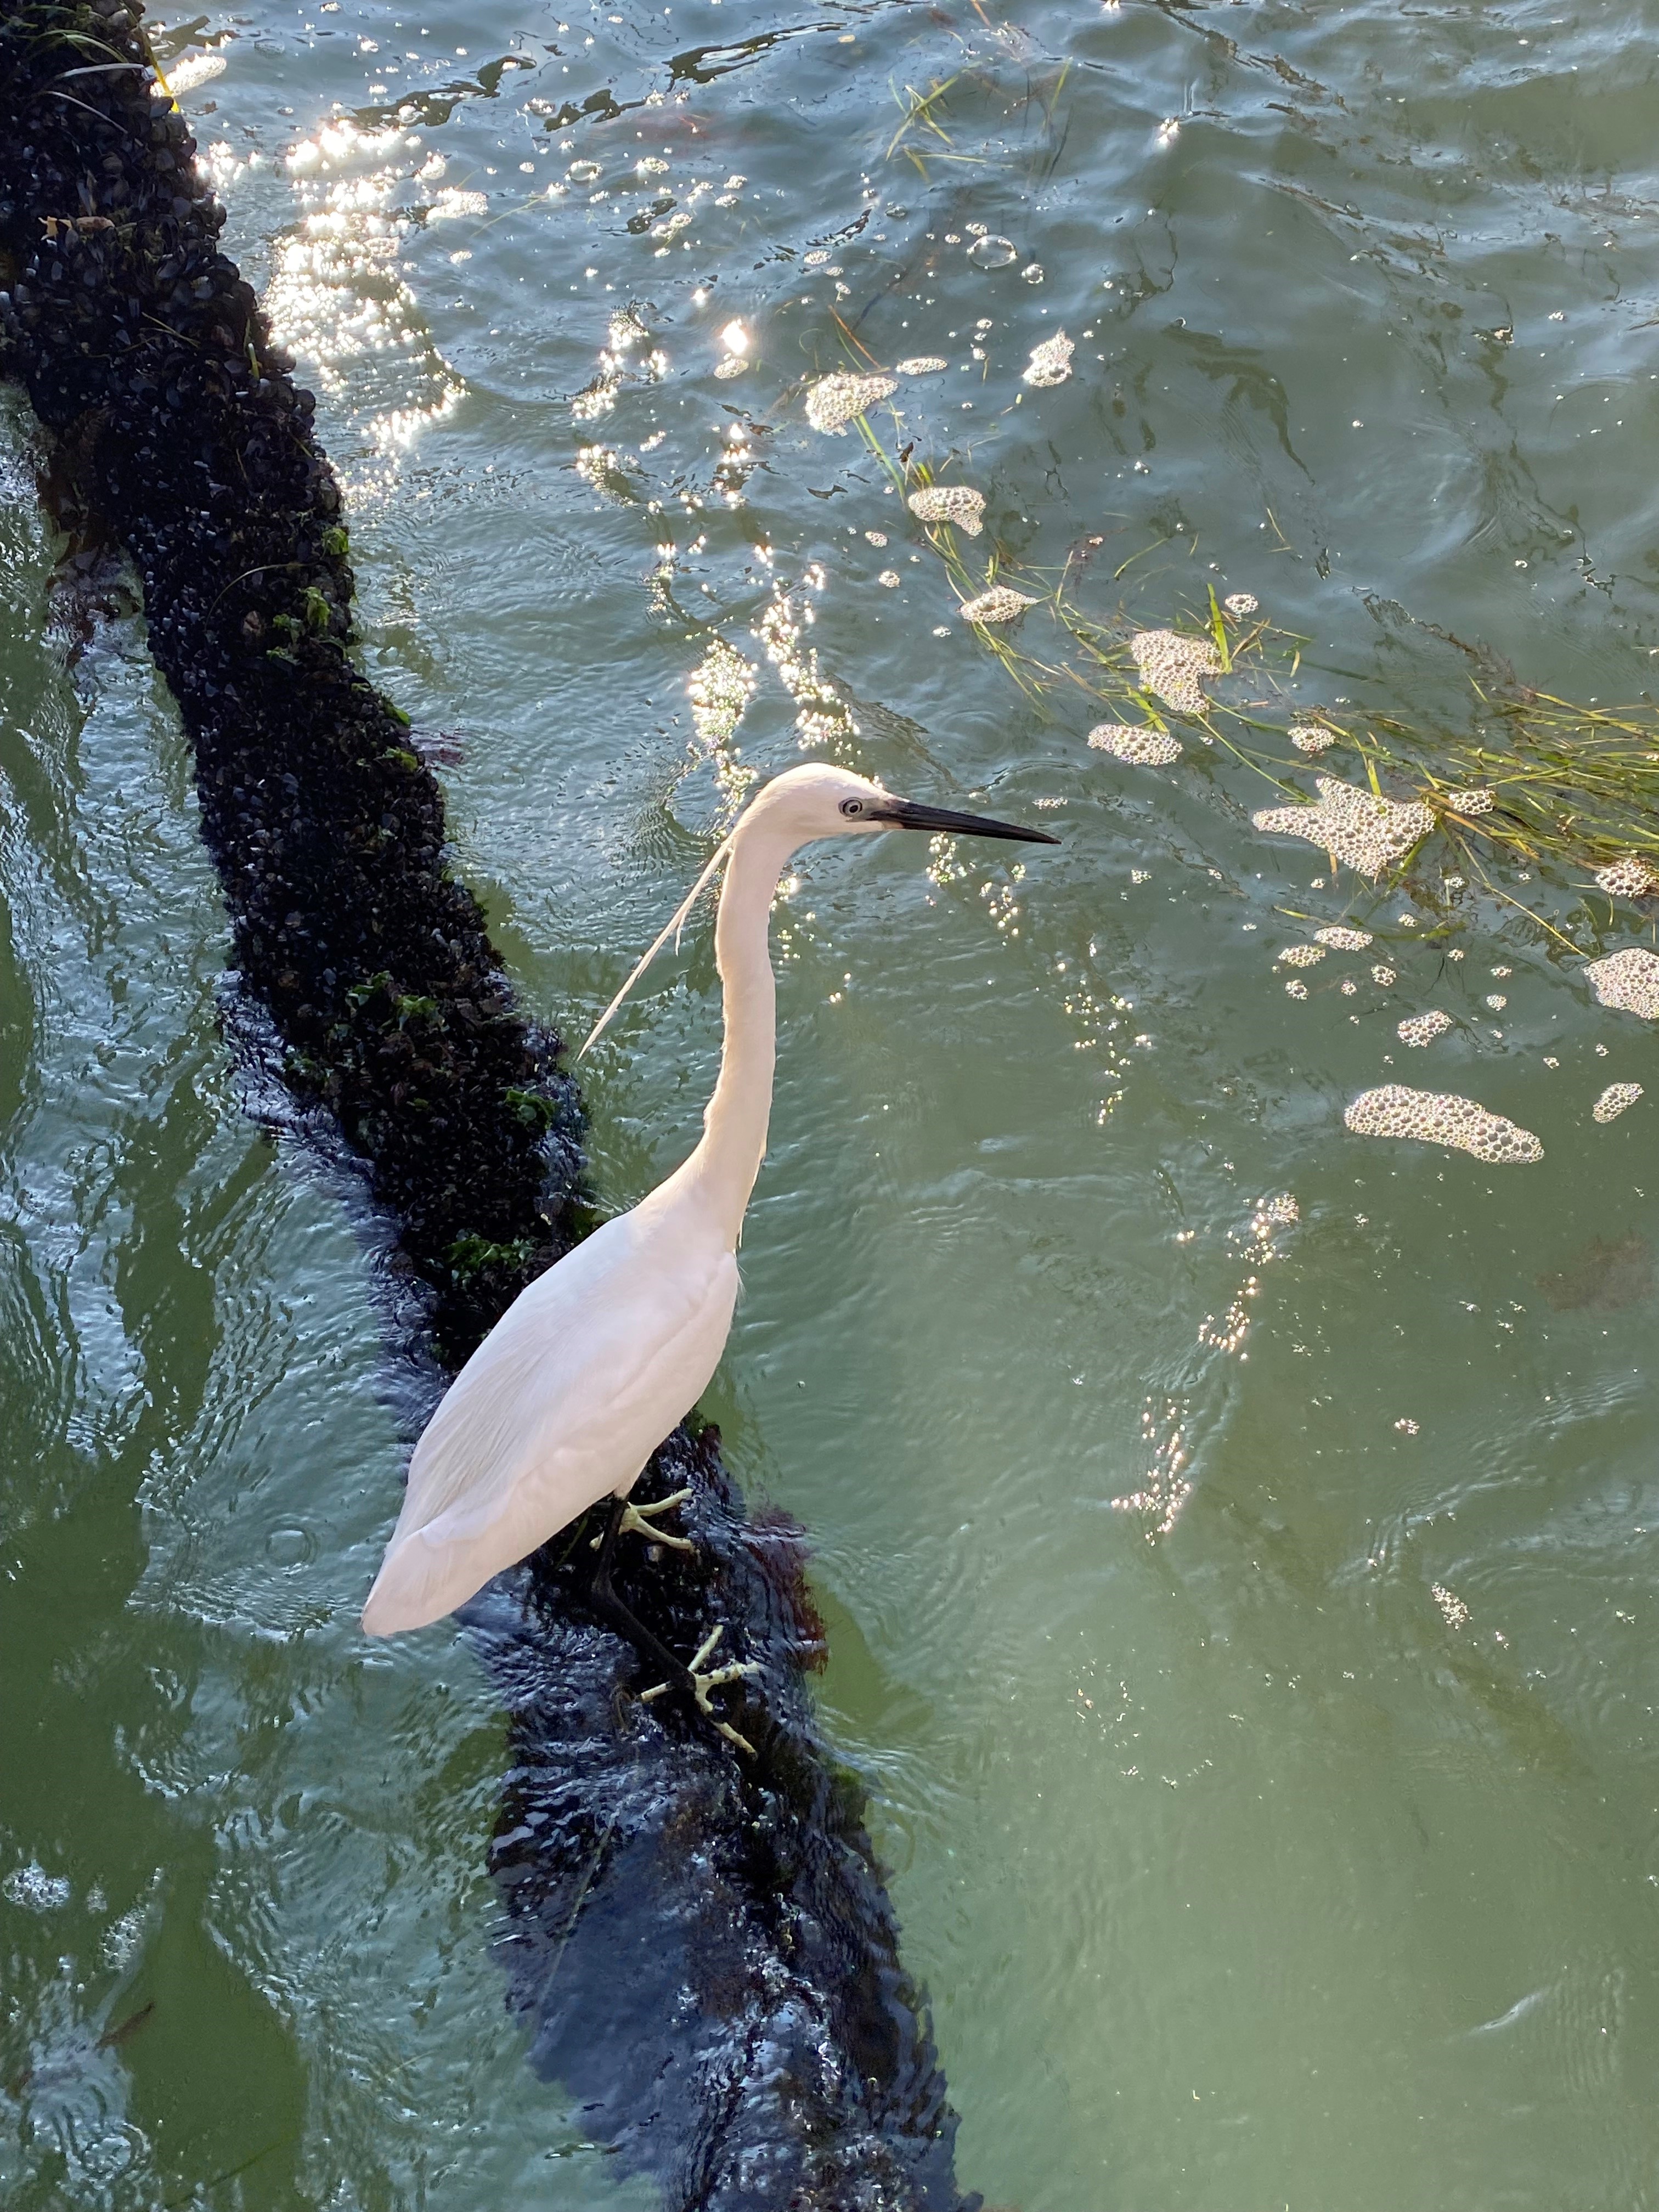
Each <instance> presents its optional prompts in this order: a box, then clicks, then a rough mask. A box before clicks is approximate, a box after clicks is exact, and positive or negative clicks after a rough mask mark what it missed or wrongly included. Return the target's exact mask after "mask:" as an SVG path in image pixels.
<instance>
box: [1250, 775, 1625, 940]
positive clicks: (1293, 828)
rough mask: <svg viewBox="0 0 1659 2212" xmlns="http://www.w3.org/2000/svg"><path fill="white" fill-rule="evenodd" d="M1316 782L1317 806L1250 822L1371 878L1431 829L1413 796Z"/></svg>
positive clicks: (1331, 779)
mask: <svg viewBox="0 0 1659 2212" xmlns="http://www.w3.org/2000/svg"><path fill="white" fill-rule="evenodd" d="M1317 781H1318V787H1319V799H1318V801H1317V803H1316V805H1312V806H1268V807H1265V808H1263V810H1262V811H1261V813H1259V814H1253V815H1252V816H1251V817H1250V822H1251V824H1252V826H1253V827H1254V828H1255V829H1261V830H1265V831H1266V832H1267V834H1268V835H1269V836H1276V837H1302V838H1305V840H1306V841H1307V842H1308V843H1309V844H1310V845H1317V846H1319V847H1320V848H1322V850H1324V851H1325V852H1328V853H1330V854H1334V856H1335V858H1336V859H1337V860H1346V862H1347V864H1348V866H1350V867H1351V868H1353V869H1355V870H1357V871H1358V873H1359V874H1360V875H1362V876H1370V877H1373V878H1375V877H1377V876H1380V875H1381V874H1382V872H1383V870H1384V868H1387V867H1391V866H1393V864H1394V863H1395V861H1396V860H1401V859H1403V858H1404V857H1405V855H1406V854H1407V853H1409V852H1410V851H1411V849H1412V848H1413V846H1414V845H1419V844H1421V843H1422V842H1423V840H1424V838H1425V837H1426V836H1428V835H1429V832H1430V831H1431V829H1433V828H1434V817H1433V815H1432V814H1431V813H1430V811H1429V810H1428V808H1427V807H1426V806H1424V805H1420V804H1419V802H1418V801H1417V800H1416V799H1379V798H1376V797H1375V796H1374V795H1373V794H1372V793H1370V792H1369V791H1358V790H1356V789H1355V788H1354V787H1353V785H1352V784H1351V783H1344V782H1343V781H1342V780H1341V778H1340V776H1334V775H1322V776H1320V777H1319V778H1318V779H1317ZM1656 965H1659V963H1656Z"/></svg>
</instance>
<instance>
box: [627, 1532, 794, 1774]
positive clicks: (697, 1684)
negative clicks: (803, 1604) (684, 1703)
mask: <svg viewBox="0 0 1659 2212" xmlns="http://www.w3.org/2000/svg"><path fill="white" fill-rule="evenodd" d="M687 1495H688V1496H689V1495H690V1493H689V1492H688V1493H687ZM663 1502H664V1503H665V1504H667V1503H669V1502H670V1501H669V1500H666V1499H665V1500H664V1501H663ZM626 1504H627V1501H626V1500H625V1499H624V1498H612V1499H611V1516H610V1518H609V1519H608V1520H607V1522H605V1534H604V1535H603V1536H602V1537H601V1538H600V1539H599V1558H598V1559H596V1560H595V1561H594V1563H593V1568H592V1573H591V1574H590V1575H589V1577H588V1578H587V1601H588V1603H589V1604H590V1605H591V1606H592V1608H593V1610H594V1612H595V1613H598V1614H599V1616H600V1618H601V1619H602V1620H606V1621H608V1622H609V1623H610V1625H611V1627H612V1628H614V1629H615V1630H616V1631H617V1634H618V1635H620V1636H624V1637H626V1638H627V1639H628V1641H629V1643H630V1644H632V1645H633V1646H634V1648H635V1650H636V1651H637V1652H638V1653H639V1654H640V1656H641V1658H644V1659H648V1660H649V1661H650V1662H651V1663H652V1665H653V1667H657V1668H660V1669H661V1670H662V1672H663V1674H664V1675H665V1680H663V1681H660V1682H659V1683H657V1684H656V1685H655V1686H653V1688H651V1689H649V1690H646V1691H644V1692H641V1698H640V1703H641V1705H649V1704H650V1703H651V1701H652V1700H653V1699H655V1698H660V1697H661V1696H662V1695H663V1694H664V1692H665V1691H668V1690H673V1689H680V1690H685V1691H688V1692H690V1697H691V1702H692V1703H693V1705H696V1709H697V1711H699V1712H700V1713H702V1715H703V1717H704V1718H705V1719H706V1720H709V1721H712V1722H713V1723H714V1732H715V1734H716V1735H722V1736H724V1737H725V1739H726V1741H727V1742H728V1743H730V1744H735V1745H736V1747H737V1748H738V1750H739V1751H744V1752H747V1753H748V1754H749V1756H750V1758H751V1759H752V1758H753V1757H754V1755H755V1747H754V1745H753V1744H752V1743H750V1741H748V1739H747V1737H745V1736H741V1735H738V1731H737V1730H736V1729H734V1728H732V1727H731V1726H730V1725H729V1724H728V1723H726V1722H725V1721H723V1720H721V1718H720V1716H719V1714H718V1713H716V1712H715V1711H714V1708H713V1706H712V1705H710V1704H709V1702H708V1692H710V1691H711V1690H718V1689H720V1687H722V1686H723V1685H724V1684H726V1683H727V1682H735V1681H737V1680H738V1678H739V1677H740V1676H743V1675H746V1674H759V1672H760V1666H759V1663H758V1662H757V1661H755V1660H747V1661H744V1662H743V1663H742V1664H741V1665H737V1666H730V1667H717V1668H715V1669H714V1673H713V1674H700V1673H699V1672H698V1671H697V1670H698V1668H701V1667H702V1663H703V1662H704V1661H705V1660H706V1659H707V1658H708V1656H709V1654H710V1653H711V1652H712V1651H713V1650H714V1646H715V1645H716V1644H718V1643H719V1641H720V1636H721V1633H722V1630H721V1629H720V1627H719V1626H717V1627H716V1628H715V1629H714V1632H713V1634H712V1635H710V1636H708V1637H706V1638H704V1640H703V1642H702V1644H700V1645H699V1646H698V1648H697V1650H696V1652H695V1653H694V1655H693V1656H692V1660H691V1664H690V1666H689V1667H688V1666H687V1665H686V1664H685V1663H684V1661H683V1660H680V1659H677V1658H676V1657H675V1656H674V1654H673V1653H672V1652H671V1650H669V1648H668V1646H667V1645H666V1644H665V1643H664V1642H663V1640H662V1638H660V1637H659V1636H657V1635H653V1632H652V1631H651V1630H650V1629H648V1628H647V1626H646V1625H645V1623H644V1622H643V1621H642V1620H640V1618H639V1617H638V1615H637V1614H636V1613H634V1612H633V1611H632V1610H631V1608H630V1607H628V1606H626V1605H624V1604H623V1601H622V1600H621V1599H620V1598H619V1597H618V1596H617V1593H616V1590H615V1589H613V1588H612V1586H611V1562H612V1561H613V1559H615V1557H616V1553H617V1538H618V1537H619V1536H620V1535H621V1534H622V1532H623V1528H624V1526H625V1525H626V1520H627V1515H626V1510H625V1509H626Z"/></svg>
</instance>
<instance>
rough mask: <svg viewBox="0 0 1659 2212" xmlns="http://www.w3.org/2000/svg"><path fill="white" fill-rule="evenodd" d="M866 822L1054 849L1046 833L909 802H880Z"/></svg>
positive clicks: (985, 816)
mask: <svg viewBox="0 0 1659 2212" xmlns="http://www.w3.org/2000/svg"><path fill="white" fill-rule="evenodd" d="M866 819H867V820H869V821H872V822H890V823H892V825H893V827H894V828H895V829H927V830H931V831H932V832H933V834H934V836H939V834H940V833H941V832H942V833H943V834H945V836H951V837H1006V838H1009V839H1010V840H1012V842H1014V843H1015V844H1019V845H1058V844H1059V842H1060V840H1059V838H1058V837H1051V836H1049V835H1048V831H1047V830H1046V829H1021V827H1020V825H1019V823H1018V822H995V821H993V819H992V818H991V817H990V816H989V815H988V814H956V813H953V812H952V811H951V809H950V808H949V807H948V806H918V805H916V804H915V801H914V800H913V799H883V800H882V802H881V804H880V805H879V806H872V808H871V809H870V811H869V814H868V816H867V817H866Z"/></svg>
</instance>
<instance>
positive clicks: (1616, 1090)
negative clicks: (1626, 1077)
mask: <svg viewBox="0 0 1659 2212" xmlns="http://www.w3.org/2000/svg"><path fill="white" fill-rule="evenodd" d="M1641 1096H1642V1086H1641V1085H1640V1084H1639V1083H1610V1084H1608V1085H1607V1089H1606V1090H1605V1091H1603V1092H1602V1093H1601V1097H1599V1098H1598V1099H1597V1100H1596V1102H1595V1105H1594V1106H1592V1107H1591V1108H1590V1118H1591V1120H1592V1121H1617V1120H1618V1119H1619V1116H1620V1115H1621V1114H1622V1113H1623V1112H1624V1110H1625V1109H1626V1106H1633V1105H1634V1104H1635V1103H1636V1102H1637V1100H1638V1098H1639V1097H1641Z"/></svg>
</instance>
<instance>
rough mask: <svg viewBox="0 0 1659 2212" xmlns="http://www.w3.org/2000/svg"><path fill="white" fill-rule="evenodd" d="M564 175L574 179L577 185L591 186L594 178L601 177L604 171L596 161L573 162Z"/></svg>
mask: <svg viewBox="0 0 1659 2212" xmlns="http://www.w3.org/2000/svg"><path fill="white" fill-rule="evenodd" d="M565 174H566V175H567V176H568V177H572V178H574V179H575V181H576V183H577V184H579V185H591V184H592V181H593V179H595V177H601V176H603V175H604V174H605V171H604V169H603V168H602V167H601V166H600V165H599V162H598V161H573V162H572V163H571V164H570V167H568V169H567V170H566V172H565Z"/></svg>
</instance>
